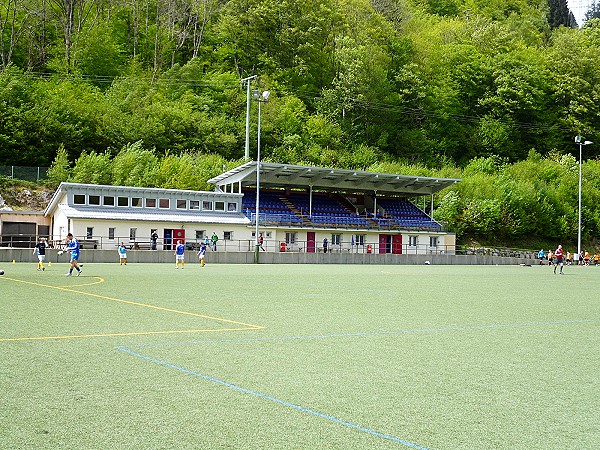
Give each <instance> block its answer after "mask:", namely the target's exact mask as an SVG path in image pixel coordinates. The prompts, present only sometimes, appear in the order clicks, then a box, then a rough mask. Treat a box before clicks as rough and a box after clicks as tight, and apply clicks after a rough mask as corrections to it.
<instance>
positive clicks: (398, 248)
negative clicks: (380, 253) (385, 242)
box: [392, 234, 402, 255]
mask: <svg viewBox="0 0 600 450" xmlns="http://www.w3.org/2000/svg"><path fill="white" fill-rule="evenodd" d="M392 253H395V254H397V255H399V254H401V253H402V235H401V234H395V235H393V236H392Z"/></svg>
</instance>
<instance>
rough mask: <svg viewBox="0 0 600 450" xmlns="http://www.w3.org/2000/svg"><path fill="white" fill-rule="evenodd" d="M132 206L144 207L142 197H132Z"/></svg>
mask: <svg viewBox="0 0 600 450" xmlns="http://www.w3.org/2000/svg"><path fill="white" fill-rule="evenodd" d="M131 206H132V207H133V208H141V207H142V197H133V198H132V199H131Z"/></svg>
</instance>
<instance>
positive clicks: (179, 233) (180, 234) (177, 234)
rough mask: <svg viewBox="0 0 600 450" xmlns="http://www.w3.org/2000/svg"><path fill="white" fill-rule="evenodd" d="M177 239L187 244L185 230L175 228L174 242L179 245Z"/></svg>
mask: <svg viewBox="0 0 600 450" xmlns="http://www.w3.org/2000/svg"><path fill="white" fill-rule="evenodd" d="M177 241H181V243H182V244H185V230H183V229H181V230H173V243H174V244H175V245H177Z"/></svg>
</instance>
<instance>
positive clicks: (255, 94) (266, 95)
mask: <svg viewBox="0 0 600 450" xmlns="http://www.w3.org/2000/svg"><path fill="white" fill-rule="evenodd" d="M270 94H271V93H270V92H269V91H264V92H263V93H262V94H261V92H260V91H252V97H253V98H254V100H256V101H257V102H258V141H257V144H258V146H257V151H256V228H255V230H254V238H255V241H256V246H255V249H254V262H255V263H257V264H258V252H259V250H260V249H259V243H258V219H259V217H260V106H261V104H263V103H264V102H266V101H267V100H269V95H270Z"/></svg>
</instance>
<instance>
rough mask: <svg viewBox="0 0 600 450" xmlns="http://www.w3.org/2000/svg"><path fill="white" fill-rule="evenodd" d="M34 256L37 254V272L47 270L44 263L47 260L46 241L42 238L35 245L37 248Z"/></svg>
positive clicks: (34, 250)
mask: <svg viewBox="0 0 600 450" xmlns="http://www.w3.org/2000/svg"><path fill="white" fill-rule="evenodd" d="M33 254H34V255H35V254H37V257H38V263H37V270H42V271H44V270H46V268H45V267H44V261H45V260H46V239H45V238H43V237H41V238H40V242H38V243H37V244H35V248H34V249H33Z"/></svg>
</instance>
